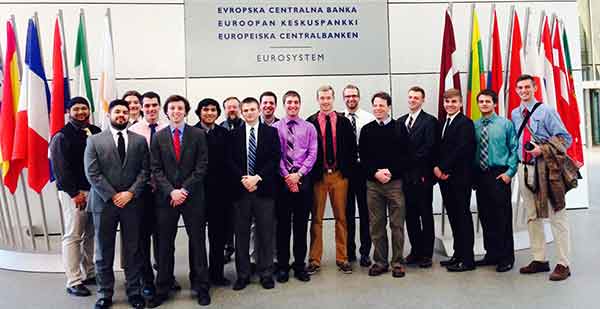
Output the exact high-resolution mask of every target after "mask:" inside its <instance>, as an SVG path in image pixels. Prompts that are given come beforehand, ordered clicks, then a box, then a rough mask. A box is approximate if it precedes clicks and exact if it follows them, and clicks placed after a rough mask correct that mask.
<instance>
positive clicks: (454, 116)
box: [442, 112, 460, 137]
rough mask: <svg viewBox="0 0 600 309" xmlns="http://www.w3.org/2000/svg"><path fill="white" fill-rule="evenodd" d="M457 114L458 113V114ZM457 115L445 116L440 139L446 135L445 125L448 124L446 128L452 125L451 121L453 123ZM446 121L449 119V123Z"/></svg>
mask: <svg viewBox="0 0 600 309" xmlns="http://www.w3.org/2000/svg"><path fill="white" fill-rule="evenodd" d="M458 113H460V112H458ZM458 113H456V114H454V115H452V116H450V115H447V116H446V121H445V122H444V124H443V127H442V137H443V136H444V133H446V124H448V126H450V125H451V124H452V121H454V118H456V116H457V115H458ZM448 119H450V122H448Z"/></svg>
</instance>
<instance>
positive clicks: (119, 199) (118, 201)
mask: <svg viewBox="0 0 600 309" xmlns="http://www.w3.org/2000/svg"><path fill="white" fill-rule="evenodd" d="M132 199H133V193H131V192H129V191H123V192H119V193H117V194H115V195H113V197H112V202H113V203H114V204H115V206H117V207H119V208H123V207H125V205H127V203H129V202H130V201H131V200H132Z"/></svg>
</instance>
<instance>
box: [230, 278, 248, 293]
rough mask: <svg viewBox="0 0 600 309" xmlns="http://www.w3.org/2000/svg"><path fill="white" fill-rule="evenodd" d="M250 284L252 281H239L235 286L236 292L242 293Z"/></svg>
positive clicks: (236, 281)
mask: <svg viewBox="0 0 600 309" xmlns="http://www.w3.org/2000/svg"><path fill="white" fill-rule="evenodd" d="M248 284H250V279H237V280H235V283H234V284H233V290H234V291H240V290H243V289H245V288H246V286H247V285H248Z"/></svg>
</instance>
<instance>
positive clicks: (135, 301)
mask: <svg viewBox="0 0 600 309" xmlns="http://www.w3.org/2000/svg"><path fill="white" fill-rule="evenodd" d="M127 301H128V302H129V304H130V305H131V307H132V308H145V307H146V300H145V299H144V298H143V297H142V296H141V295H134V296H131V297H129V299H128V300H127Z"/></svg>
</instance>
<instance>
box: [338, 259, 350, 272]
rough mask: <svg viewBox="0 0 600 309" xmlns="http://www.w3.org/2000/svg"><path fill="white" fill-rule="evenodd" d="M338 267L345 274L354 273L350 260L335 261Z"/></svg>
mask: <svg viewBox="0 0 600 309" xmlns="http://www.w3.org/2000/svg"><path fill="white" fill-rule="evenodd" d="M335 264H336V265H337V267H338V270H339V271H341V272H343V273H344V274H351V273H352V265H351V264H350V263H348V262H339V263H335Z"/></svg>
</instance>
